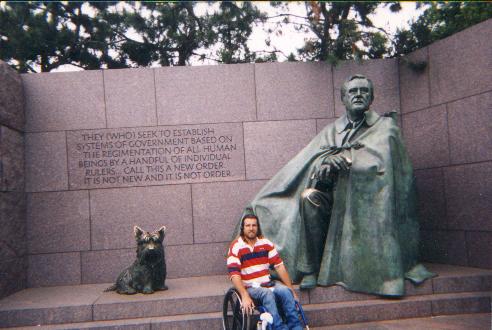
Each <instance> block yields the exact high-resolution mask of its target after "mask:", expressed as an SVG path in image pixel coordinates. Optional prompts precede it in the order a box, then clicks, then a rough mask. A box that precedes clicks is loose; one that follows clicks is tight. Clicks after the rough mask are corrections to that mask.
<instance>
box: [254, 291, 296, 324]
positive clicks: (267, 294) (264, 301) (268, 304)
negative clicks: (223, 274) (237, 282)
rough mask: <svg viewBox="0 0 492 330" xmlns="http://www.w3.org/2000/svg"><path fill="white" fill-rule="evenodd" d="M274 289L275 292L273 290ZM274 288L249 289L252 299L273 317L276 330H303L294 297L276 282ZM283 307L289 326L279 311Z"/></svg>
mask: <svg viewBox="0 0 492 330" xmlns="http://www.w3.org/2000/svg"><path fill="white" fill-rule="evenodd" d="M272 288H273V291H272V290H271V289H272ZM272 288H263V287H259V288H248V293H249V295H250V296H251V298H252V299H254V300H256V301H257V302H259V303H261V305H262V306H264V307H265V308H266V310H267V311H268V313H270V314H272V317H273V329H274V330H302V326H301V322H300V321H299V316H298V315H299V314H298V313H297V309H296V305H295V302H294V296H293V295H292V292H291V291H290V289H289V288H288V287H286V286H285V285H283V284H281V283H279V282H276V283H275V286H274V287H272ZM277 304H278V306H280V307H281V309H282V311H283V312H284V316H285V319H286V321H287V325H286V324H285V323H284V322H283V321H282V318H281V317H280V314H279V312H278V309H277Z"/></svg>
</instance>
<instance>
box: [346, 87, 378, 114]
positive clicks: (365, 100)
mask: <svg viewBox="0 0 492 330" xmlns="http://www.w3.org/2000/svg"><path fill="white" fill-rule="evenodd" d="M342 101H343V104H344V105H345V108H346V109H347V112H348V113H349V114H350V115H351V117H359V116H361V115H362V114H363V113H364V111H366V110H368V109H369V106H370V105H371V103H372V91H371V86H370V85H369V82H368V81H367V80H366V79H354V80H351V81H349V82H348V83H347V85H346V89H345V95H344V97H343V100H342Z"/></svg>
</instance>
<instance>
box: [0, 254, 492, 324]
mask: <svg viewBox="0 0 492 330" xmlns="http://www.w3.org/2000/svg"><path fill="white" fill-rule="evenodd" d="M427 266H428V268H429V269H430V270H431V271H434V272H437V273H439V274H440V275H439V276H438V277H436V278H434V279H432V280H431V281H426V282H425V283H424V284H423V285H422V286H418V287H415V288H413V286H412V285H411V284H408V287H407V294H408V295H407V297H405V298H403V299H377V297H374V296H368V295H364V294H359V293H353V292H348V291H345V290H343V289H342V288H341V287H339V286H332V287H328V288H316V289H315V290H312V291H310V292H305V291H303V292H301V293H300V297H301V302H302V303H303V305H304V306H305V309H306V312H307V313H308V317H310V318H311V317H312V318H313V322H314V323H313V325H316V324H320V325H329V324H341V323H348V322H367V321H373V320H382V319H395V318H408V317H422V316H430V315H432V314H433V313H434V314H436V313H437V314H456V313H471V312H473V313H477V312H484V311H486V309H487V308H488V310H490V295H491V294H490V291H491V288H492V287H491V281H492V271H491V270H483V269H478V268H468V267H457V266H448V265H439V264H427ZM167 285H168V286H169V290H168V291H161V292H156V293H154V294H152V295H143V294H137V295H132V296H126V295H119V294H117V293H115V292H103V290H104V289H105V288H106V287H108V286H109V284H92V285H79V286H61V287H45V288H31V289H26V290H23V291H21V292H18V293H16V294H13V295H11V296H9V297H7V298H4V299H3V300H0V327H1V326H24V325H36V324H59V323H73V322H89V321H92V320H95V321H104V320H108V321H109V320H117V319H135V318H149V317H164V316H171V315H183V314H188V315H189V314H197V313H211V312H218V311H220V310H221V309H222V301H223V296H224V294H225V292H226V291H227V290H228V288H229V287H230V286H231V284H230V282H229V281H228V279H227V276H225V275H218V276H206V277H191V278H180V279H170V280H168V281H167ZM463 291H467V292H464V293H462V292H463ZM436 292H437V293H438V294H436ZM439 292H441V293H443V294H439ZM433 293H434V294H433ZM309 303H311V304H309ZM328 309H329V310H330V312H329V313H327V312H326V310H328ZM179 320H180V321H179V322H181V319H179ZM163 322H164V321H163ZM166 322H167V321H166ZM176 322H178V321H176ZM179 322H178V323H179ZM193 322H199V321H193ZM193 322H191V323H189V324H191V325H192V324H195V323H193ZM207 322H210V323H211V324H214V322H216V320H215V321H214V320H213V318H212V320H208V321H207ZM164 323H165V322H164ZM178 323H177V324H178ZM179 324H181V323H179ZM200 324H201V323H200ZM191 325H190V329H192V328H193V327H192V326H191ZM125 326H126V325H125ZM139 326H140V325H139ZM177 326H178V325H177ZM180 326H181V325H180ZM178 328H179V327H178ZM210 328H214V327H213V326H211V327H210ZM130 329H133V328H130ZM138 329H140V328H138ZM166 329H167V328H166Z"/></svg>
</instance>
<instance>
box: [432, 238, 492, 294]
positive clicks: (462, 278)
mask: <svg viewBox="0 0 492 330" xmlns="http://www.w3.org/2000/svg"><path fill="white" fill-rule="evenodd" d="M467 235H468V233H467ZM468 269H470V268H468ZM468 269H467V268H464V271H463V272H462V273H461V274H459V275H457V274H452V275H448V274H445V273H444V274H443V273H442V272H438V275H439V276H437V277H435V278H433V279H432V287H433V291H434V293H452V292H474V291H490V290H492V273H490V272H489V273H488V274H486V273H485V271H483V270H482V272H483V273H482V274H477V273H476V274H473V273H471V274H470V272H469V271H468ZM428 282H431V281H428Z"/></svg>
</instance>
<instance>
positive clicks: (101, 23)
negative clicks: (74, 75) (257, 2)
mask: <svg viewBox="0 0 492 330" xmlns="http://www.w3.org/2000/svg"><path fill="white" fill-rule="evenodd" d="M197 5H198V4H197V2H192V1H180V2H120V3H117V2H20V3H17V2H15V3H14V2H12V3H10V2H4V3H2V4H1V5H0V58H1V59H2V60H4V61H6V62H8V63H10V64H11V65H13V66H14V67H15V68H16V69H17V70H18V71H20V72H34V71H42V72H47V71H51V70H53V69H55V68H57V67H59V66H60V65H64V64H71V65H75V66H78V67H81V68H83V69H97V68H120V67H136V66H150V65H161V66H170V65H186V64H189V61H190V59H191V58H192V57H195V58H197V59H201V60H205V59H209V60H213V61H217V62H222V63H239V62H251V61H254V60H256V59H257V58H256V54H254V53H252V52H251V51H250V50H249V49H248V47H247V44H246V43H247V41H248V38H249V36H250V34H251V32H252V27H253V23H254V22H255V21H261V20H262V19H263V17H264V15H263V14H262V13H261V12H260V11H259V10H257V9H256V7H255V6H254V5H252V4H251V3H250V2H243V3H242V4H241V5H238V4H236V3H233V2H222V3H220V5H219V6H218V7H219V8H218V9H216V10H214V11H213V13H212V14H209V13H208V11H207V13H205V14H202V15H197V14H196V7H197ZM202 5H204V4H203V3H202ZM211 7H212V6H209V8H211ZM267 60H276V58H274V57H272V56H269V57H267Z"/></svg>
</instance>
